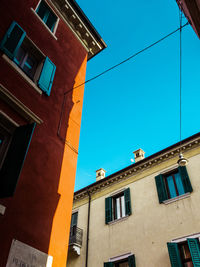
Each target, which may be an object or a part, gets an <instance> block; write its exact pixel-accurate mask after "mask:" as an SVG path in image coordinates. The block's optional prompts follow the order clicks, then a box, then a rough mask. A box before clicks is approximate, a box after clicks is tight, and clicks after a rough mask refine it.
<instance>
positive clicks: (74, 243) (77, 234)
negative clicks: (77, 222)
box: [69, 226, 83, 255]
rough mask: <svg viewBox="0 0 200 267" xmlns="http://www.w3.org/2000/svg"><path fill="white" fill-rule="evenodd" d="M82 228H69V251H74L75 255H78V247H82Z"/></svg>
mask: <svg viewBox="0 0 200 267" xmlns="http://www.w3.org/2000/svg"><path fill="white" fill-rule="evenodd" d="M82 239H83V230H82V229H80V228H78V227H77V226H73V227H71V228H70V236H69V251H71V252H75V253H76V255H80V249H81V247H82Z"/></svg>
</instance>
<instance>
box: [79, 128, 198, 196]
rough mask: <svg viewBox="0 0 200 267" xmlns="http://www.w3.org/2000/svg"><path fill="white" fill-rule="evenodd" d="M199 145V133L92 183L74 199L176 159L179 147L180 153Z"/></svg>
mask: <svg viewBox="0 0 200 267" xmlns="http://www.w3.org/2000/svg"><path fill="white" fill-rule="evenodd" d="M199 145H200V132H199V133H197V134H194V135H192V136H190V137H188V138H186V139H184V140H182V141H181V145H180V142H178V143H176V144H173V145H171V146H169V147H167V148H165V149H163V150H160V151H158V152H157V153H155V154H152V155H151V156H149V157H146V158H144V159H142V160H140V161H138V162H136V163H134V164H131V165H129V166H127V167H126V168H123V169H121V170H120V171H117V172H115V173H113V174H111V175H109V176H107V177H106V178H104V179H101V180H99V181H97V182H95V183H92V184H90V185H88V186H86V187H84V188H82V189H80V190H78V191H76V192H75V193H74V199H79V198H82V197H84V196H85V195H87V192H88V191H90V192H92V191H96V189H95V188H100V187H105V186H106V185H109V184H111V183H113V182H115V181H118V180H121V179H126V178H128V177H129V176H130V175H131V174H133V173H134V174H135V173H137V172H138V171H141V170H144V169H146V168H149V167H152V166H154V165H156V164H158V163H160V162H163V161H165V160H168V159H169V158H172V157H177V158H178V155H179V151H180V146H181V150H182V151H187V150H189V149H191V148H193V147H196V146H199Z"/></svg>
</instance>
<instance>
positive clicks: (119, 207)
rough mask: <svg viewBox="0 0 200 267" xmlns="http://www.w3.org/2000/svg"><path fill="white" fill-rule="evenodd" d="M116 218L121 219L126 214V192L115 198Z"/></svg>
mask: <svg viewBox="0 0 200 267" xmlns="http://www.w3.org/2000/svg"><path fill="white" fill-rule="evenodd" d="M113 206H114V207H113V208H114V215H115V216H114V218H115V219H119V218H121V217H124V216H125V201H124V194H122V195H118V196H116V197H115V198H113Z"/></svg>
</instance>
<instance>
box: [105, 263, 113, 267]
mask: <svg viewBox="0 0 200 267" xmlns="http://www.w3.org/2000/svg"><path fill="white" fill-rule="evenodd" d="M113 266H114V265H113V263H112V262H104V267H113Z"/></svg>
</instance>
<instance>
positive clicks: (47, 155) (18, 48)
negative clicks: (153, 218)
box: [0, 0, 106, 267]
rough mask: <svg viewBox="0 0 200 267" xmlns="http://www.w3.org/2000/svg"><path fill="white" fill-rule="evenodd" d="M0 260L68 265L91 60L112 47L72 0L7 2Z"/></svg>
mask: <svg viewBox="0 0 200 267" xmlns="http://www.w3.org/2000/svg"><path fill="white" fill-rule="evenodd" d="M0 15H1V21H2V23H1V26H0V66H1V75H0V236H1V238H0V250H1V253H0V254H1V256H0V266H2V267H3V266H7V267H10V266H29V267H30V266H31V267H33V266H34V267H37V266H55V267H62V266H66V258H67V251H68V240H69V237H68V236H69V230H70V220H71V209H72V202H73V190H74V182H75V172H76V163H77V154H78V144H79V133H80V123H81V113H82V104H83V93H84V86H83V85H82V86H80V87H78V88H77V89H74V90H73V88H74V87H76V86H78V85H80V84H83V83H84V81H85V72H86V64H87V60H88V59H91V58H92V57H93V56H95V55H96V54H98V53H99V52H100V51H102V50H103V49H104V48H105V47H106V45H105V43H104V42H103V40H102V39H101V37H100V36H99V34H98V33H97V32H96V30H95V28H94V27H93V26H92V25H91V23H90V21H89V20H88V18H87V17H86V16H85V14H84V13H83V11H82V10H81V9H80V7H79V6H78V5H77V4H76V2H75V1H73V0H29V1H23V0H18V1H14V0H9V1H7V0H3V1H1V9H0Z"/></svg>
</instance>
